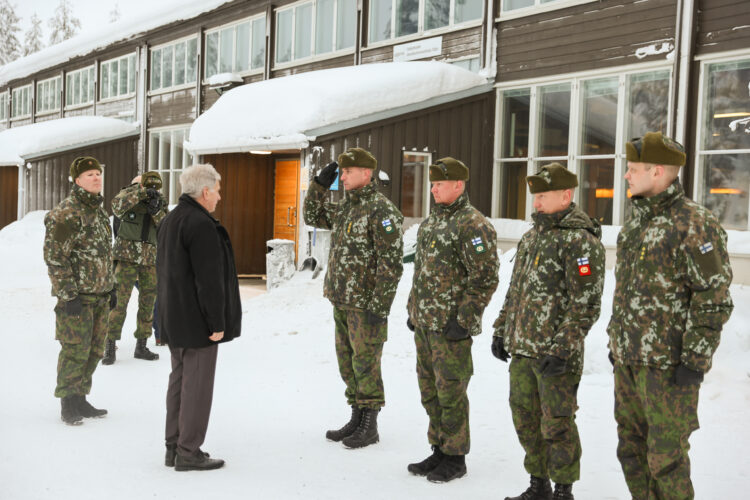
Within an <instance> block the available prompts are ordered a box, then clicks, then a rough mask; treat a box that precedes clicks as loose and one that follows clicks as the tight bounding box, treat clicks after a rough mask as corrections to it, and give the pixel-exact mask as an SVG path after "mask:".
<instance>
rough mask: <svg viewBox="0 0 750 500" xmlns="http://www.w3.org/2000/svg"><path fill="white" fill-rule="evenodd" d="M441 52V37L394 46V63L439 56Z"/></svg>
mask: <svg viewBox="0 0 750 500" xmlns="http://www.w3.org/2000/svg"><path fill="white" fill-rule="evenodd" d="M442 51H443V37H442V36H436V37H434V38H428V39H426V40H417V41H414V42H409V43H402V44H401V45H394V47H393V60H394V61H414V60H415V59H423V58H425V57H434V56H439V55H440V54H441V53H442Z"/></svg>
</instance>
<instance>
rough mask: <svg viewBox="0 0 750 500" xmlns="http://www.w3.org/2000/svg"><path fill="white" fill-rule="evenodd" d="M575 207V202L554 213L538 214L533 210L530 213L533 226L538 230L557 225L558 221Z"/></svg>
mask: <svg viewBox="0 0 750 500" xmlns="http://www.w3.org/2000/svg"><path fill="white" fill-rule="evenodd" d="M575 208H576V204H575V203H571V204H570V205H569V206H568V208H566V209H564V210H561V211H559V212H555V213H554V214H540V213H539V212H534V213H533V214H531V218H532V219H534V226H536V227H537V228H538V229H540V230H542V231H543V230H545V229H550V228H553V227H555V226H559V225H560V222H561V221H562V220H563V219H564V218H565V217H567V216H568V215H569V214H570V213H571V212H572V211H573V210H574V209H575Z"/></svg>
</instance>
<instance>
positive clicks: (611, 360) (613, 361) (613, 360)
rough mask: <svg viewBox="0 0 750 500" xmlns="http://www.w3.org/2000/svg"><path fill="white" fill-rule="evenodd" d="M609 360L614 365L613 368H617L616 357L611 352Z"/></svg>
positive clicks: (608, 354)
mask: <svg viewBox="0 0 750 500" xmlns="http://www.w3.org/2000/svg"><path fill="white" fill-rule="evenodd" d="M607 358H608V359H609V362H610V363H612V366H615V357H614V355H613V354H612V351H609V352H608V353H607Z"/></svg>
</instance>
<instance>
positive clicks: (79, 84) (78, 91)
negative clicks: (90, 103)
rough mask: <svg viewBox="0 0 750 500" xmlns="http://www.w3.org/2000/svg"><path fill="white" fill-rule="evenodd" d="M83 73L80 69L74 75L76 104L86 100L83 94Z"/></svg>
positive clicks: (74, 100)
mask: <svg viewBox="0 0 750 500" xmlns="http://www.w3.org/2000/svg"><path fill="white" fill-rule="evenodd" d="M83 73H84V72H82V71H79V72H78V73H76V74H75V75H73V89H72V93H73V103H74V104H81V103H84V102H86V99H85V98H84V96H83V91H82V88H83V81H82V80H83V76H84V75H83Z"/></svg>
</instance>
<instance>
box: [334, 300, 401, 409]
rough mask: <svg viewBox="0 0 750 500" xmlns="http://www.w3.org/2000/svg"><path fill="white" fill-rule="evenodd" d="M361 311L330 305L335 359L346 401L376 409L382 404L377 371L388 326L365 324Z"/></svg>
mask: <svg viewBox="0 0 750 500" xmlns="http://www.w3.org/2000/svg"><path fill="white" fill-rule="evenodd" d="M365 315H366V313H365V312H362V311H353V310H347V309H341V308H339V307H334V308H333V319H334V321H335V323H336V358H337V359H338V362H339V373H340V374H341V378H342V379H343V381H344V383H345V384H346V391H345V392H344V394H345V395H346V402H347V403H348V404H349V405H350V406H355V405H356V406H358V407H359V408H370V409H378V408H382V407H383V406H384V405H385V390H384V389H383V377H382V375H381V371H380V360H381V358H382V357H383V344H384V343H385V341H386V339H387V336H388V326H387V325H385V324H383V325H378V326H373V325H368V324H367V323H366V322H365Z"/></svg>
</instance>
